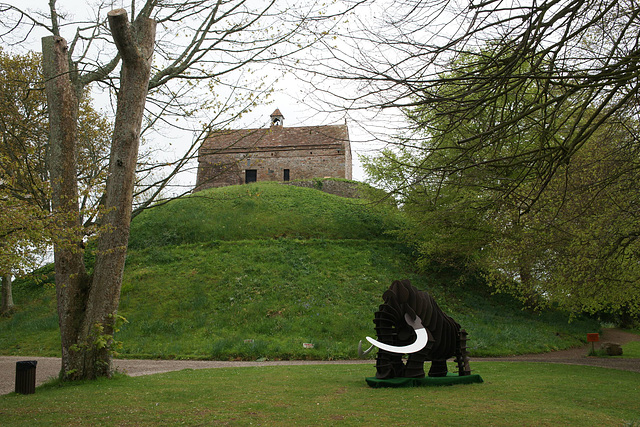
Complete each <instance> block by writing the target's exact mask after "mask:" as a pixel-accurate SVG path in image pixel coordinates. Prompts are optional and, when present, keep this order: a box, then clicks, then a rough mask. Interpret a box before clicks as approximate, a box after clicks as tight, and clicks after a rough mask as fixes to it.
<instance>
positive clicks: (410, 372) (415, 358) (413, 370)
mask: <svg viewBox="0 0 640 427" xmlns="http://www.w3.org/2000/svg"><path fill="white" fill-rule="evenodd" d="M425 360H426V356H425V355H423V354H420V353H412V354H410V355H409V359H408V360H407V366H405V368H404V376H405V378H424V361H425Z"/></svg>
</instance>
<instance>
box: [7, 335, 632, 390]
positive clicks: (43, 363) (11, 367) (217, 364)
mask: <svg viewBox="0 0 640 427" xmlns="http://www.w3.org/2000/svg"><path fill="white" fill-rule="evenodd" d="M600 341H601V342H616V343H618V344H626V343H627V342H629V341H640V335H635V334H631V333H629V332H624V331H620V330H617V329H605V330H603V332H602V334H601V339H600ZM588 348H589V347H581V348H574V349H570V350H563V351H554V352H551V353H544V354H534V355H522V356H514V357H496V358H473V359H472V361H471V362H472V363H473V362H474V361H500V362H505V361H507V362H508V361H514V362H547V363H564V364H570V365H588V366H598V367H602V368H612V369H621V370H626V371H634V372H640V359H622V358H599V357H587V352H588ZM21 360H36V361H37V362H38V364H37V367H36V385H40V384H42V383H44V382H46V381H47V380H48V379H49V378H52V377H56V376H57V375H58V373H59V371H60V359H59V358H57V357H23V356H2V357H0V394H7V393H11V392H13V391H14V389H15V370H16V362H18V361H21ZM114 363H115V365H116V368H117V369H118V370H119V371H121V372H124V373H126V374H128V375H131V376H134V377H135V376H140V375H149V374H158V373H162V372H170V371H179V370H182V369H205V368H228V367H249V366H283V365H327V364H363V363H365V364H372V361H371V360H338V361H302V360H289V361H267V362H224V361H209V360H120V359H117V360H115V361H114Z"/></svg>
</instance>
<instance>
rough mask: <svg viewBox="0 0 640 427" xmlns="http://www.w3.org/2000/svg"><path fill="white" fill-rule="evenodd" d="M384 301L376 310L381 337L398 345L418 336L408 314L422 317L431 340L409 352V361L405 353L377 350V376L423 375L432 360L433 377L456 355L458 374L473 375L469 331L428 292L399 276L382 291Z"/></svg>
mask: <svg viewBox="0 0 640 427" xmlns="http://www.w3.org/2000/svg"><path fill="white" fill-rule="evenodd" d="M382 298H383V300H384V303H383V304H382V305H380V307H379V309H378V311H377V312H376V313H375V317H374V320H373V322H374V323H375V329H376V334H377V335H378V340H379V341H380V342H382V343H385V344H390V345H393V346H396V347H400V346H404V345H407V344H410V343H411V342H413V341H414V340H415V337H416V333H415V332H414V329H413V328H412V327H411V326H409V324H407V321H406V320H405V314H408V316H409V317H410V318H411V319H415V318H416V316H418V317H420V319H421V320H422V325H423V326H424V328H425V329H426V330H427V335H428V337H429V340H428V342H427V345H426V346H425V347H424V348H423V349H422V350H420V351H418V352H415V353H411V354H409V357H408V360H407V363H406V365H405V364H404V363H403V361H402V354H398V353H392V352H389V351H385V350H382V349H379V350H378V356H377V358H376V378H379V379H388V378H395V377H405V378H422V377H424V376H425V373H424V362H425V361H431V362H432V363H431V369H430V370H429V376H430V377H440V376H446V375H447V363H446V361H447V359H449V358H451V357H453V356H455V357H456V361H457V363H458V373H459V375H470V374H471V371H470V369H469V358H468V356H467V351H466V335H467V333H466V332H465V331H464V329H461V328H460V325H459V324H458V323H457V322H456V321H455V320H453V319H452V318H451V317H449V316H447V315H446V314H445V313H444V312H443V311H442V310H441V309H440V307H439V306H438V304H437V303H436V302H435V300H434V299H433V298H432V297H431V295H429V294H428V293H427V292H424V291H420V290H418V289H417V288H416V287H415V286H413V285H412V284H411V282H410V281H409V280H396V281H394V282H393V283H392V284H391V286H390V287H389V289H388V290H387V291H386V292H385V293H384V294H383V295H382Z"/></svg>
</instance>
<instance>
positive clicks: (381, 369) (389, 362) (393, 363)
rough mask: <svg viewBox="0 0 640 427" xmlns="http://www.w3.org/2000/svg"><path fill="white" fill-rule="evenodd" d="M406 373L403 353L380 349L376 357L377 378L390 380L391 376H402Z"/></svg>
mask: <svg viewBox="0 0 640 427" xmlns="http://www.w3.org/2000/svg"><path fill="white" fill-rule="evenodd" d="M403 375H404V363H402V355H400V354H394V353H389V352H387V351H384V350H378V356H377V357H376V378H378V379H379V380H388V379H390V378H397V377H402V376H403Z"/></svg>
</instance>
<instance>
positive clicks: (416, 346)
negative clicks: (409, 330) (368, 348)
mask: <svg viewBox="0 0 640 427" xmlns="http://www.w3.org/2000/svg"><path fill="white" fill-rule="evenodd" d="M405 318H406V316H405ZM409 320H410V319H407V323H408V324H409V325H411V327H413V328H414V330H415V331H416V340H415V341H414V342H413V344H409V345H404V346H401V347H398V346H395V345H389V344H385V343H382V342H379V341H376V340H374V339H373V338H371V337H367V341H369V342H370V343H371V344H373V345H374V346H376V347H378V348H379V349H380V350H385V351H388V352H390V353H400V354H411V353H415V352H417V351H420V350H422V349H423V348H424V346H425V345H427V342H429V336H428V335H427V330H426V329H425V328H424V327H419V328H417V329H416V326H418V325H420V326H422V323H421V321H420V318H419V317H418V316H416V320H415V321H413V322H410V321H409Z"/></svg>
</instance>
